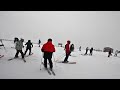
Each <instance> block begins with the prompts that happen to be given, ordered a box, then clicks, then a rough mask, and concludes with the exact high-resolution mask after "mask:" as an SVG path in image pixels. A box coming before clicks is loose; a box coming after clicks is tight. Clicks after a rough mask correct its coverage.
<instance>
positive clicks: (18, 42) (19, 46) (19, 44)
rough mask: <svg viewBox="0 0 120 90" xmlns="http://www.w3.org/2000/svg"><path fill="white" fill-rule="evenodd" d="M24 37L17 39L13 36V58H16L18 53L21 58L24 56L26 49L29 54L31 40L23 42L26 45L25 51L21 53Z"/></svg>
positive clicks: (31, 45)
mask: <svg viewBox="0 0 120 90" xmlns="http://www.w3.org/2000/svg"><path fill="white" fill-rule="evenodd" d="M23 42H24V39H22V38H21V39H20V40H19V39H18V38H15V40H14V43H15V49H16V54H15V58H18V54H19V53H21V56H22V59H24V56H25V55H26V53H27V51H28V50H29V55H30V54H31V48H32V47H33V44H32V43H31V40H28V42H27V43H26V44H25V45H27V47H26V51H25V53H23V51H22V48H24V46H23Z"/></svg>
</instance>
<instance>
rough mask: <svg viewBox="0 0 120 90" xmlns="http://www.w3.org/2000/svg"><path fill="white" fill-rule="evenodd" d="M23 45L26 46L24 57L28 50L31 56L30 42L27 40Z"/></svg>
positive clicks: (31, 45)
mask: <svg viewBox="0 0 120 90" xmlns="http://www.w3.org/2000/svg"><path fill="white" fill-rule="evenodd" d="M25 45H27V47H26V51H25V53H24V55H26V53H27V51H28V50H29V55H30V54H31V48H32V47H33V44H32V43H31V40H28V42H27V43H26V44H25Z"/></svg>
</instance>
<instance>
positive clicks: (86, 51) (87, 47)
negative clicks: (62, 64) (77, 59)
mask: <svg viewBox="0 0 120 90" xmlns="http://www.w3.org/2000/svg"><path fill="white" fill-rule="evenodd" d="M88 50H89V48H88V47H87V48H86V52H85V54H84V55H87V52H88Z"/></svg>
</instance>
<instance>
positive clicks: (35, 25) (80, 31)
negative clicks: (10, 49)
mask: <svg viewBox="0 0 120 90" xmlns="http://www.w3.org/2000/svg"><path fill="white" fill-rule="evenodd" d="M119 24H120V12H119V11H0V31H1V32H0V38H1V39H14V37H18V38H24V39H25V41H27V40H28V39H30V40H32V41H33V42H38V40H39V39H40V40H41V41H42V43H45V42H46V41H47V39H48V38H52V39H53V44H56V45H57V43H58V42H61V43H63V44H66V41H67V40H70V41H71V43H73V44H75V46H76V47H77V48H78V47H79V46H82V47H84V48H85V47H89V48H91V47H93V48H100V49H103V48H104V47H112V48H113V49H115V50H116V49H118V50H120V47H119V46H120V42H119V41H120V40H119V32H120V31H119V29H120V25H119Z"/></svg>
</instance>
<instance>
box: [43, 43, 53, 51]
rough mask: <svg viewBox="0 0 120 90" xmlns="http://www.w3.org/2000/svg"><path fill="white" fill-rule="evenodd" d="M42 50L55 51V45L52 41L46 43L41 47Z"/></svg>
mask: <svg viewBox="0 0 120 90" xmlns="http://www.w3.org/2000/svg"><path fill="white" fill-rule="evenodd" d="M41 51H42V52H55V47H54V45H53V44H52V42H51V41H49V42H47V43H45V44H44V45H43V47H42V49H41Z"/></svg>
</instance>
